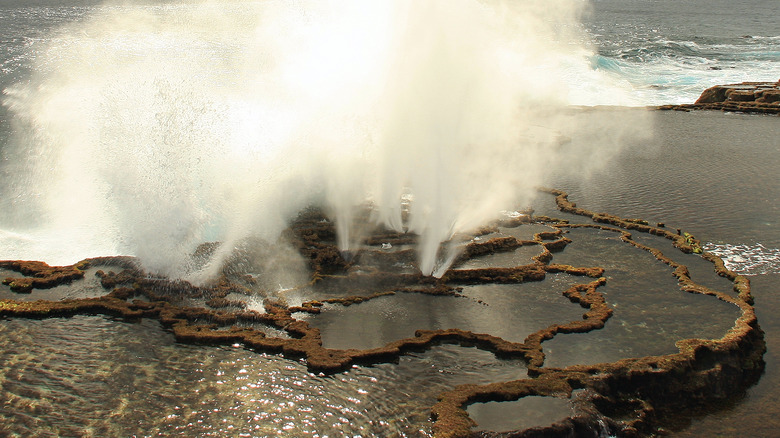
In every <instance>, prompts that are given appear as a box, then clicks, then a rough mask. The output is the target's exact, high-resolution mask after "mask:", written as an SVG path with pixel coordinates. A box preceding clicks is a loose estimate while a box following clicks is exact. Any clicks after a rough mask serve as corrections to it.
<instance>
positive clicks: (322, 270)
mask: <svg viewBox="0 0 780 438" xmlns="http://www.w3.org/2000/svg"><path fill="white" fill-rule="evenodd" d="M544 191H545V192H547V193H548V194H549V195H552V196H554V197H555V200H556V203H557V205H558V208H559V209H560V210H561V211H563V212H566V213H570V214H574V215H579V216H581V217H585V218H590V219H591V220H592V223H576V224H574V223H569V222H567V221H563V220H557V219H554V218H549V217H536V218H532V217H531V216H530V215H529V216H528V217H526V218H525V219H523V220H517V221H514V222H516V223H514V224H513V225H514V226H520V225H521V224H528V223H543V224H545V225H546V226H547V227H546V229H548V230H549V231H541V232H537V233H535V234H534V235H533V239H532V240H519V239H517V238H514V237H507V236H498V237H489V236H490V235H491V233H494V232H495V231H496V230H495V229H485V230H482V231H479V232H477V233H475V234H476V235H478V236H482V237H483V238H480V239H473V240H471V241H469V242H468V243H465V244H464V245H463V248H462V252H461V255H460V258H459V261H460V262H463V261H467V260H469V259H472V258H478V257H484V256H486V255H491V254H495V253H501V252H507V251H512V250H514V249H516V248H518V247H521V246H536V247H538V248H539V253H538V254H537V255H535V256H534V257H533V258H532V259H531V260H530V261H529V263H528V264H526V265H521V266H514V267H505V268H491V267H487V268H479V269H458V268H457V266H458V265H457V264H456V265H455V268H453V269H450V270H449V271H447V272H446V273H445V274H444V275H443V276H442V277H441V278H434V277H427V276H422V275H420V274H419V270H416V269H414V266H415V259H414V252H413V251H411V250H409V249H407V248H405V246H404V245H408V244H409V243H413V242H414V236H410V235H408V234H401V233H394V232H391V231H388V230H384V229H379V230H374V232H373V233H369V237H366V238H365V240H364V242H363V243H364V246H363V248H362V249H361V250H360V251H358V252H356V253H355V254H348V255H346V256H345V254H343V253H342V252H341V251H339V249H338V247H337V245H336V237H335V231H334V228H333V224H332V223H331V222H330V221H329V220H328V218H327V217H326V216H324V215H323V214H322V213H321V212H319V211H318V210H314V209H312V210H307V211H305V212H303V213H302V214H301V215H300V216H299V217H298V219H297V220H296V221H295V222H294V223H293V224H292V225H291V227H290V228H289V229H288V231H287V232H285V233H284V236H283V238H284V239H285V240H286V242H287V243H288V244H290V245H292V246H293V247H294V248H296V249H297V251H298V252H299V253H300V254H301V255H302V256H303V259H304V261H305V263H306V264H307V265H308V269H309V273H310V275H309V280H308V283H306V284H304V285H301V286H299V287H298V289H306V293H305V294H303V295H304V296H308V297H310V298H311V297H312V296H316V297H317V299H314V300H312V299H309V300H306V301H302V302H300V303H296V305H292V304H291V303H289V302H288V301H287V300H285V298H284V296H280V295H273V294H266V295H265V298H263V299H262V303H261V305H260V306H253V305H252V303H251V301H250V300H248V299H246V297H252V296H256V295H257V291H256V279H255V277H254V276H253V275H252V274H251V272H246V271H251V269H249V268H248V264H247V263H246V262H245V259H244V258H242V257H245V256H246V254H245V253H246V251H248V250H246V247H245V248H244V249H242V250H241V251H238V252H242V251H243V252H244V253H242V254H243V255H242V254H237V255H236V256H235V257H233V258H231V259H229V261H228V263H227V264H226V266H225V267H224V268H223V269H222V271H221V274H220V275H219V277H218V278H217V279H216V280H215V281H213V282H212V283H209V284H206V285H200V286H196V285H193V284H191V283H188V282H186V281H182V280H170V279H166V278H157V277H153V276H151V275H150V274H149V273H147V272H144V270H143V269H142V268H141V266H140V264H139V263H138V262H137V261H136V260H135V259H133V258H130V257H105V258H94V259H87V260H83V261H81V262H79V263H77V264H75V265H72V266H65V267H51V266H48V265H46V264H45V263H42V262H26V261H1V262H0V268H3V269H5V270H7V271H13V272H16V273H18V274H19V276H9V277H8V278H6V279H4V280H3V283H4V284H6V285H8V286H9V287H10V289H11V291H12V292H14V293H17V294H34V293H35V290H36V289H45V288H51V287H54V286H56V285H58V284H67V283H69V282H73V281H78V280H79V279H81V278H83V276H84V272H85V271H86V270H88V269H98V270H97V271H96V273H95V275H96V276H97V277H98V278H99V279H100V283H101V284H102V286H103V288H104V289H105V291H106V294H105V295H103V296H100V297H92V298H82V299H61V300H57V301H54V300H37V301H30V300H14V299H3V300H0V317H3V318H10V317H16V318H49V317H67V316H73V315H78V314H105V315H111V316H114V317H120V318H126V319H138V318H151V319H156V320H159V321H160V323H161V324H162V325H163V326H164V327H166V328H168V329H169V330H170V331H171V332H172V333H173V334H174V335H175V337H176V339H177V340H178V341H180V342H187V343H201V344H214V345H234V344H241V345H243V346H244V347H245V348H248V349H251V350H255V351H258V352H265V353H274V354H282V355H284V356H285V357H289V358H302V359H303V360H305V363H306V365H307V366H308V368H309V369H310V370H311V371H313V372H322V373H335V372H339V371H342V370H344V369H347V368H349V367H351V366H352V365H354V364H376V363H383V362H393V361H396V360H398V358H399V357H401V356H403V355H405V354H408V353H410V352H414V351H420V350H427V349H431V348H433V347H435V346H437V345H441V344H457V345H465V346H476V347H477V348H479V349H481V350H485V351H489V352H492V353H493V354H495V355H496V356H497V357H502V358H516V359H520V360H522V361H524V362H525V363H526V365H527V370H528V373H527V376H525V377H524V378H522V379H518V380H513V381H505V382H500V383H492V384H486V385H478V384H466V385H460V386H457V387H455V388H453V389H452V390H451V391H447V392H445V393H443V394H441V395H440V396H439V402H438V403H436V404H435V405H434V406H432V408H431V417H432V419H433V421H434V423H433V433H434V435H435V436H437V437H466V436H529V437H530V436H535V437H536V436H538V437H543V436H551V437H552V436H603V435H604V434H611V435H616V436H648V435H652V434H656V433H658V432H659V431H662V430H663V429H662V428H663V427H664V426H665V424H666V422H667V421H668V419H669V418H670V416H672V415H673V414H674V415H678V413H677V411H679V410H687V409H691V408H692V407H702V408H705V409H706V407H707V406H710V405H713V404H716V403H717V402H718V401H721V400H724V399H727V398H729V397H733V396H734V395H735V394H739V393H740V392H741V391H744V389H745V388H746V387H747V386H749V385H751V384H752V383H753V382H755V381H756V380H757V379H758V377H759V376H760V374H761V372H762V370H763V366H764V362H763V359H762V356H763V353H764V350H765V347H764V341H763V333H762V331H761V329H760V328H759V326H758V322H757V319H756V316H755V312H754V309H753V306H752V302H753V301H752V296H751V293H750V282H749V280H748V279H747V278H746V277H744V276H741V275H737V274H735V273H733V272H731V271H729V270H728V269H726V268H725V266H724V264H723V262H722V261H721V259H720V258H718V257H716V256H715V255H713V254H710V253H708V252H706V251H702V248H701V246H700V243H699V241H698V240H697V239H696V238H695V237H694V236H692V235H690V234H687V233H682V232H679V231H676V230H670V229H667V228H665V227H664V226H663V224H658V226H654V225H651V224H649V223H647V222H646V221H643V220H641V219H626V218H620V217H617V216H614V215H610V214H608V213H594V212H591V211H588V210H585V209H582V208H578V207H577V206H576V205H575V204H573V203H571V202H569V201H568V198H567V195H566V193H564V192H561V191H558V190H552V189H545V190H544ZM502 226H512V224H510V225H507V224H506V223H504V224H502ZM574 228H586V229H598V230H602V231H607V232H611V233H614V234H615V236H619V239H620V241H621V242H622V243H623V244H627V245H631V246H633V247H635V248H637V249H639V250H643V251H647V252H649V253H650V254H652V256H653V257H654V258H655V259H656V260H657V261H658V262H660V263H663V264H666V265H668V266H669V267H670V268H671V269H672V270H673V275H674V276H675V277H676V278H677V281H678V286H679V289H680V291H681V292H683V293H689V294H697V295H703V296H708V297H711V298H712V299H717V300H721V301H724V302H726V303H729V304H732V305H734V306H736V307H737V308H738V309H739V317H738V318H737V319H736V321H735V322H734V325H733V327H731V329H730V330H728V332H727V333H726V334H725V335H724V336H723V337H721V338H719V339H680V340H679V341H678V342H677V343H676V346H677V349H678V351H677V352H676V353H673V354H667V355H659V356H648V357H640V358H629V359H623V360H619V361H616V362H610V363H601V364H594V365H574V366H568V367H562V368H556V367H546V366H545V363H544V362H545V355H544V351H543V349H542V344H543V343H544V342H545V341H547V340H550V339H553V338H554V337H555V336H556V335H558V334H565V333H588V332H591V331H594V330H599V329H601V328H603V327H604V325H605V323H606V322H607V321H608V320H609V319H610V317H611V316H612V314H613V311H614V310H613V308H612V306H611V305H610V304H609V303H608V302H607V300H605V297H604V295H603V294H602V293H601V292H600V288H602V287H603V286H604V285H605V284H608V281H609V280H608V278H607V277H605V276H604V269H603V268H601V267H598V266H572V265H567V264H556V263H553V261H554V259H555V253H557V252H560V251H563V250H565V248H566V246H567V245H568V244H569V243H571V242H572V241H571V240H570V239H569V238H568V237H566V232H567V231H568V230H571V229H574ZM632 233H645V234H649V235H653V236H658V237H662V238H665V239H668V240H669V241H671V242H672V244H673V245H674V247H676V248H677V249H679V250H680V251H682V252H684V253H688V254H701V257H703V258H704V259H706V260H708V261H710V262H712V264H713V269H714V270H715V271H716V272H717V274H718V275H720V276H722V277H725V278H727V279H729V280H731V281H732V283H733V289H734V292H735V293H732V294H727V293H724V292H719V291H715V290H712V289H710V288H708V287H705V286H702V285H700V284H697V283H695V282H694V281H693V280H691V278H690V276H689V273H688V268H687V267H686V266H684V265H682V264H681V263H679V262H676V261H674V260H672V259H671V258H669V257H667V256H666V255H664V254H663V253H662V252H661V251H660V250H659V249H656V248H653V247H650V246H647V245H644V244H642V243H639V242H638V241H636V240H634V238H633V235H632ZM217 245H218V244H207V245H204V246H202V247H201V248H199V249H198V251H197V252H196V255H198V254H200V255H203V254H206V253H208V252H209V251H212V250H213V249H214V248H215V247H216V246H217ZM388 248H396V249H397V250H396V251H389V250H388ZM550 274H561V275H567V276H571V277H572V278H576V279H577V280H576V282H575V283H576V284H574V285H572V286H568V287H567V288H565V289H564V290H560V291H557V292H554V293H560V294H561V295H562V296H564V297H565V298H566V299H568V300H569V301H570V302H571V303H573V304H577V305H579V306H580V307H581V308H582V309H583V314H582V317H581V318H580V319H577V320H572V321H560V322H557V323H554V324H552V325H549V326H547V327H544V328H542V329H540V330H536V331H535V332H533V333H531V334H530V335H528V336H527V337H526V338H525V339H524V340H523V341H522V342H511V341H508V340H506V339H503V338H501V337H498V336H494V335H491V334H487V333H475V332H472V331H469V330H463V329H455V328H447V329H433V330H429V329H418V330H416V331H415V332H414V336H413V337H408V338H403V339H397V340H394V341H391V342H389V343H387V344H385V345H383V346H380V347H376V348H368V349H356V348H345V349H332V348H325V347H323V342H322V336H321V333H320V330H319V329H318V328H316V327H314V326H313V325H312V324H310V322H309V321H308V320H307V318H306V317H304V316H309V317H316V315H317V314H319V313H320V312H322V311H323V308H324V307H325V306H353V305H360V304H361V303H364V302H367V301H371V300H375V299H385V298H384V297H389V296H393V295H395V294H403V293H421V294H427V295H431V296H448V297H459V299H468V298H466V297H464V296H463V294H462V291H463V288H464V287H467V286H468V285H479V284H506V285H520V284H522V283H526V282H539V281H543V280H544V279H545V278H546V277H547V276H548V275H550ZM293 292H295V291H293ZM289 293H292V292H289ZM512 311H516V312H521V313H522V312H523V309H520V308H518V309H512ZM534 396H541V397H555V398H560V399H566V400H569V401H570V403H571V404H572V406H574V409H573V411H572V412H573V413H572V415H571V416H569V417H567V418H565V419H564V420H561V421H558V422H555V423H554V424H551V425H548V426H543V427H533V428H530V429H526V430H517V431H514V432H509V433H498V432H488V431H476V430H475V426H476V424H475V423H474V421H473V420H472V419H471V418H470V417H469V415H468V412H467V411H466V407H467V406H469V405H472V404H474V403H484V402H502V401H515V400H520V399H523V398H524V397H534Z"/></svg>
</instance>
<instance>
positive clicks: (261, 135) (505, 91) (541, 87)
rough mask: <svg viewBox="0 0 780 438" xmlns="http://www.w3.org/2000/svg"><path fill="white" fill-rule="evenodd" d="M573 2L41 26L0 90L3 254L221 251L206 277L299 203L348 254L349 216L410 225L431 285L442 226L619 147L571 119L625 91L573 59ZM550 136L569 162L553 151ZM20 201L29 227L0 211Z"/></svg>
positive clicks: (608, 124) (44, 256)
mask: <svg viewBox="0 0 780 438" xmlns="http://www.w3.org/2000/svg"><path fill="white" fill-rule="evenodd" d="M585 6H586V3H584V2H582V1H576V0H553V1H541V0H531V1H523V2H515V1H498V0H496V1H477V0H447V1H444V0H426V1H419V0H418V1H411V0H408V1H401V0H381V1H380V0H377V1H371V2H363V1H345V0H344V1H336V0H332V1H313V0H312V1H297V2H288V1H263V2H240V1H229V2H228V1H226V2H219V1H214V2H202V3H192V2H187V3H182V4H179V3H170V4H162V5H106V6H103V7H100V8H96V9H95V12H94V14H92V15H91V16H90V17H89V18H88V19H86V20H84V21H82V22H78V23H74V24H72V25H69V26H67V27H65V28H63V29H60V30H58V32H57V33H56V34H55V35H52V36H51V38H50V39H49V41H48V45H47V48H46V50H45V51H43V52H42V53H41V56H39V57H38V58H37V59H38V60H39V63H38V65H36V66H35V71H34V73H33V75H32V77H31V78H30V80H29V81H28V82H25V83H20V84H18V85H16V86H14V87H10V88H9V89H7V90H5V98H4V101H3V103H4V105H6V106H7V107H8V108H9V109H10V110H11V112H12V113H13V114H14V117H15V119H14V123H15V126H16V129H17V132H18V133H19V134H18V135H17V137H16V138H15V139H14V143H13V144H11V145H8V146H6V147H4V150H3V154H4V155H6V158H10V159H12V160H17V161H19V162H20V166H19V167H18V168H19V169H20V172H18V173H13V172H11V173H10V176H9V177H8V178H9V180H8V181H4V182H6V183H7V184H9V185H12V186H14V187H15V189H14V190H15V191H16V192H18V193H20V194H24V196H20V198H19V199H22V200H23V201H20V202H17V203H11V202H8V201H5V203H4V204H3V207H4V210H5V212H4V213H2V216H0V220H2V221H3V222H2V223H7V224H9V225H6V226H4V227H3V228H5V229H6V230H7V231H5V232H3V234H2V235H0V241H2V243H3V247H4V248H5V250H4V253H3V254H2V258H28V259H41V260H46V261H48V262H50V263H72V262H75V261H77V260H79V259H81V258H84V257H87V256H96V255H107V254H131V255H136V256H138V257H140V258H141V260H142V261H143V263H144V264H145V266H146V267H147V268H148V269H150V270H153V271H156V272H159V273H162V274H166V275H172V276H186V275H192V274H193V272H192V270H193V269H194V268H193V267H192V266H191V261H190V258H189V255H190V254H191V253H192V251H193V250H194V248H195V247H196V246H197V245H198V244H199V243H201V242H204V241H214V240H218V241H222V242H225V245H223V250H222V251H219V252H218V253H217V255H216V256H215V260H212V262H211V263H210V265H209V266H210V268H209V269H211V270H212V271H208V272H204V273H201V275H200V276H201V277H203V276H204V275H205V276H206V277H207V276H208V274H209V272H213V271H216V270H217V269H218V267H219V265H220V263H221V261H222V258H224V257H226V256H227V255H228V254H229V252H230V248H232V247H233V246H234V245H235V244H236V242H239V241H241V240H242V239H244V238H246V237H248V236H257V237H260V238H263V239H267V240H270V241H273V240H274V239H275V238H276V237H277V236H278V235H279V233H280V232H281V230H283V229H284V228H285V227H286V225H287V223H288V221H289V220H290V219H291V218H293V217H294V216H295V215H296V214H297V213H298V212H299V211H300V210H301V209H302V208H304V207H306V206H308V205H311V204H315V205H320V206H323V207H324V208H325V209H326V211H328V212H329V214H331V215H332V217H333V218H334V220H335V221H336V223H337V229H338V234H339V243H340V245H341V246H342V248H343V249H344V250H349V249H351V248H352V247H353V246H354V245H356V242H357V241H358V238H357V237H359V236H355V235H354V234H353V232H352V215H353V212H354V210H355V208H356V207H357V206H359V205H362V204H364V203H365V202H366V201H367V200H369V201H371V202H372V203H373V205H374V206H375V208H376V212H377V214H376V217H377V220H378V221H380V222H382V223H384V224H386V225H387V226H389V227H390V228H394V229H396V230H399V231H401V230H408V231H409V232H414V233H419V234H420V236H421V237H420V244H419V249H418V252H419V267H420V270H421V271H422V272H423V273H424V274H426V275H428V274H436V275H442V274H443V273H444V272H445V271H446V269H447V267H448V266H449V263H450V262H451V260H452V259H453V258H454V256H455V253H454V251H455V249H451V250H447V249H445V250H444V251H443V252H444V253H440V252H442V251H440V248H442V245H441V244H442V242H445V241H447V240H448V239H449V238H450V237H452V235H453V234H454V233H457V232H461V231H468V230H470V229H473V228H474V227H477V226H479V225H481V224H483V223H484V222H486V221H488V220H490V219H492V218H494V217H495V216H496V215H497V214H498V212H499V211H501V210H507V209H514V208H516V207H517V206H518V205H519V206H523V205H524V204H526V203H527V202H529V201H530V199H531V198H532V196H533V194H534V187H535V186H536V185H537V184H539V183H540V182H541V181H542V177H543V175H544V174H545V173H546V172H548V171H551V170H553V169H554V170H557V171H561V170H562V169H565V168H566V167H567V166H568V165H569V163H572V162H574V163H576V166H577V170H578V171H583V170H584V171H587V170H588V168H589V166H588V165H585V164H583V163H587V162H588V161H586V160H591V159H592V158H593V157H594V156H595V157H599V159H600V160H603V159H604V157H607V156H609V155H611V154H613V153H614V152H615V150H616V149H617V148H618V147H619V142H617V141H616V139H617V138H618V136H617V135H615V134H614V133H615V132H616V130H618V129H623V128H625V127H626V126H627V125H628V124H627V123H626V122H625V121H623V120H621V119H620V117H616V116H615V115H616V114H619V113H614V114H612V115H611V116H610V118H609V119H608V120H599V121H597V122H595V123H594V119H593V118H592V117H589V118H587V119H584V118H581V117H580V116H579V115H578V112H577V111H571V110H570V109H569V108H570V105H572V104H590V103H612V104H625V103H629V102H628V101H627V100H626V99H625V95H624V93H623V92H622V90H621V89H618V88H617V87H616V86H614V85H612V84H609V83H607V81H606V79H604V78H602V77H601V76H599V74H598V72H595V71H593V70H592V69H591V68H590V63H589V61H588V56H589V55H591V52H590V51H589V49H588V47H587V45H586V43H584V41H586V39H585V38H584V36H583V34H582V32H581V30H580V28H579V26H578V19H579V16H580V14H581V13H582V12H583V10H584V8H585ZM590 90H592V92H590ZM605 96H606V100H605ZM633 116H634V117H635V116H636V114H634V115H633ZM631 123H638V124H642V123H641V121H639V122H638V121H637V120H632V121H631ZM637 126H639V125H637ZM637 130H639V129H638V128H637ZM567 141H573V142H574V144H577V145H579V146H578V147H579V148H580V149H581V150H582V151H583V155H582V156H579V157H577V156H571V154H572V153H573V152H576V151H575V150H573V149H572V148H567V149H566V153H567V155H566V156H563V155H562V152H561V149H560V145H561V144H562V143H563V142H567ZM408 194H410V195H411V197H412V198H413V201H412V202H411V204H410V207H409V208H410V218H409V222H408V223H405V224H404V223H402V222H401V203H402V197H403V196H404V195H408ZM20 210H24V211H25V214H26V215H28V216H30V217H36V218H37V219H36V222H35V223H34V224H32V225H30V226H27V227H25V226H22V225H20V221H18V220H17V221H15V222H14V221H12V220H11V219H12V218H13V217H19V215H20ZM11 224H12V225H11ZM447 247H448V246H445V248H447ZM453 248H454V247H453Z"/></svg>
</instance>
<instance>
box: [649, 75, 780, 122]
mask: <svg viewBox="0 0 780 438" xmlns="http://www.w3.org/2000/svg"><path fill="white" fill-rule="evenodd" d="M658 109H661V110H676V111H691V110H698V109H714V110H721V111H737V112H744V113H763V114H778V115H780V81H777V82H742V83H739V84H728V85H716V86H714V87H710V88H708V89H706V90H704V92H703V93H701V96H699V99H698V100H696V102H694V103H692V104H683V105H663V106H660V107H658Z"/></svg>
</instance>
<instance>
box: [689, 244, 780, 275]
mask: <svg viewBox="0 0 780 438" xmlns="http://www.w3.org/2000/svg"><path fill="white" fill-rule="evenodd" d="M702 248H703V249H704V250H705V251H708V252H711V253H713V254H715V255H716V256H718V257H720V258H722V259H723V263H724V264H725V265H726V268H728V269H730V270H732V271H734V272H736V273H738V274H742V275H764V274H780V248H767V247H766V246H764V245H762V244H760V243H756V244H741V245H740V244H737V245H734V244H728V243H707V244H705V245H703V246H702Z"/></svg>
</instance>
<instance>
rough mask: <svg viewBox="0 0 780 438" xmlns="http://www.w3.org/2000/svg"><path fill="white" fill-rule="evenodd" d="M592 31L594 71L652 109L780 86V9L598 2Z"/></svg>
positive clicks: (661, 0)
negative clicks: (745, 86)
mask: <svg viewBox="0 0 780 438" xmlns="http://www.w3.org/2000/svg"><path fill="white" fill-rule="evenodd" d="M591 5H592V14H591V15H590V17H588V18H586V20H585V26H586V28H587V29H588V33H589V35H591V36H592V38H593V43H594V44H595V46H596V47H597V54H596V56H595V57H594V58H593V65H594V68H597V69H604V70H607V71H609V72H611V73H612V74H614V77H615V79H616V80H625V81H628V82H629V83H630V84H631V87H632V89H633V92H634V93H635V94H634V95H635V97H636V98H637V99H638V101H639V102H641V103H642V104H644V105H663V104H678V103H693V102H694V101H695V100H696V98H698V97H699V95H700V94H701V92H702V90H704V89H706V88H709V87H711V86H713V85H721V84H730V83H738V82H744V81H770V82H776V81H778V80H780V31H778V29H780V4H778V2H776V1H773V0H757V1H740V2H729V1H724V0H715V1H703V0H697V1H685V2H676V1H672V0H627V1H618V0H594V1H593V2H592V3H591Z"/></svg>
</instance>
